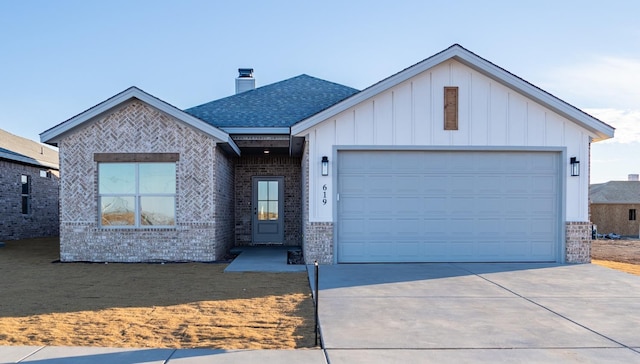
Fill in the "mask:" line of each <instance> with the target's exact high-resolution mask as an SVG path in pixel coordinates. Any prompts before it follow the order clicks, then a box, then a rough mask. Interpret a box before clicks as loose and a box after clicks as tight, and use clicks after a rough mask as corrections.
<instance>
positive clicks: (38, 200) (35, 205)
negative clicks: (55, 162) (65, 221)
mask: <svg viewBox="0 0 640 364" xmlns="http://www.w3.org/2000/svg"><path fill="white" fill-rule="evenodd" d="M41 170H46V171H49V169H48V168H44V167H43V168H40V167H36V166H30V165H26V164H18V163H13V162H10V161H6V160H0V241H3V240H18V239H28V238H38V237H50V236H58V233H59V227H60V220H59V209H58V191H59V186H60V182H59V178H58V176H57V175H58V173H57V171H53V172H54V173H51V176H50V177H40V171H41ZM22 175H27V176H29V177H30V180H31V191H30V204H31V208H30V211H29V213H28V214H26V215H24V214H22V182H21V176H22Z"/></svg>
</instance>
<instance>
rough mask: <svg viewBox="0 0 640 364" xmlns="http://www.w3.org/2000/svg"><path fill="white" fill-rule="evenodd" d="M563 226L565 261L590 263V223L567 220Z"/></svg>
mask: <svg viewBox="0 0 640 364" xmlns="http://www.w3.org/2000/svg"><path fill="white" fill-rule="evenodd" d="M565 226H566V237H565V244H566V245H565V248H566V256H565V261H566V262H567V263H590V262H591V223H590V222H584V221H567V222H566V225H565Z"/></svg>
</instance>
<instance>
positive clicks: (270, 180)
mask: <svg viewBox="0 0 640 364" xmlns="http://www.w3.org/2000/svg"><path fill="white" fill-rule="evenodd" d="M252 206H253V219H252V224H251V226H252V242H253V244H282V243H284V213H283V212H284V177H253V178H252Z"/></svg>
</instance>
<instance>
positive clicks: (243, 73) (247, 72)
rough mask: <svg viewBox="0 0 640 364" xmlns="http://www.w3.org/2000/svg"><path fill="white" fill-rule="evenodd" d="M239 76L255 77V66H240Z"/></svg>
mask: <svg viewBox="0 0 640 364" xmlns="http://www.w3.org/2000/svg"><path fill="white" fill-rule="evenodd" d="M238 77H239V78H249V77H253V68H238Z"/></svg>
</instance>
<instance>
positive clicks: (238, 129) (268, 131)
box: [220, 127, 291, 135]
mask: <svg viewBox="0 0 640 364" xmlns="http://www.w3.org/2000/svg"><path fill="white" fill-rule="evenodd" d="M220 129H222V131H224V132H226V133H228V134H256V135H265V134H278V135H282V134H284V135H289V134H290V133H291V129H289V128H286V127H285V128H268V127H263V128H241V127H231V128H220Z"/></svg>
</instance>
